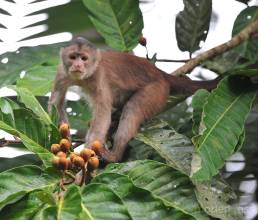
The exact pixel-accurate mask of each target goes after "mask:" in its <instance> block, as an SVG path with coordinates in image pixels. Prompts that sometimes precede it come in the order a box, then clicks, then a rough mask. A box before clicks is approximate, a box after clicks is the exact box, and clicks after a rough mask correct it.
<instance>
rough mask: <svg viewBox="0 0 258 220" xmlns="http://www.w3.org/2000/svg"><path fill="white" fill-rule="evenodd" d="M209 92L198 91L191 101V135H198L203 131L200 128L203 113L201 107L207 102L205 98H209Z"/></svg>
mask: <svg viewBox="0 0 258 220" xmlns="http://www.w3.org/2000/svg"><path fill="white" fill-rule="evenodd" d="M209 94H210V93H209V92H208V91H207V90H205V89H200V90H198V91H197V92H196V93H195V94H194V96H193V100H192V107H193V134H195V135H198V134H199V133H202V132H201V131H203V130H204V129H203V128H202V124H201V121H202V116H203V115H202V112H203V106H204V104H205V102H206V101H207V98H208V96H209Z"/></svg>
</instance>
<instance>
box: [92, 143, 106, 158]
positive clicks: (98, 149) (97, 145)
mask: <svg viewBox="0 0 258 220" xmlns="http://www.w3.org/2000/svg"><path fill="white" fill-rule="evenodd" d="M102 147H103V145H102V143H101V142H100V141H98V140H97V141H94V142H93V143H92V145H91V149H92V150H94V151H95V153H96V154H97V155H100V152H101V148H102Z"/></svg>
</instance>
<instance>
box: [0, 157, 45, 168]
mask: <svg viewBox="0 0 258 220" xmlns="http://www.w3.org/2000/svg"><path fill="white" fill-rule="evenodd" d="M0 161H1V163H0V172H3V171H5V170H9V169H12V168H14V167H18V166H24V165H37V166H39V165H41V164H42V162H41V160H40V159H39V158H38V157H37V156H36V155H35V154H25V155H21V156H18V157H12V158H5V157H0Z"/></svg>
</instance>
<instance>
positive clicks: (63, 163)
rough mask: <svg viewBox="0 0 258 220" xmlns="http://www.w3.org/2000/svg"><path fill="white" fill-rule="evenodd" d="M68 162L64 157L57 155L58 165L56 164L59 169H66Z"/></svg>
mask: <svg viewBox="0 0 258 220" xmlns="http://www.w3.org/2000/svg"><path fill="white" fill-rule="evenodd" d="M68 163H69V162H68V160H67V159H66V158H65V157H59V166H58V168H59V169H60V170H67V168H68V165H69V164H68Z"/></svg>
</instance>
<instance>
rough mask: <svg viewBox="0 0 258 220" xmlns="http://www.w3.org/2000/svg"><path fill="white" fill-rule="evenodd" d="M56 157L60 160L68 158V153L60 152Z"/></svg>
mask: <svg viewBox="0 0 258 220" xmlns="http://www.w3.org/2000/svg"><path fill="white" fill-rule="evenodd" d="M56 156H58V157H59V158H66V153H64V152H63V151H59V152H58V153H57V154H56Z"/></svg>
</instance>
